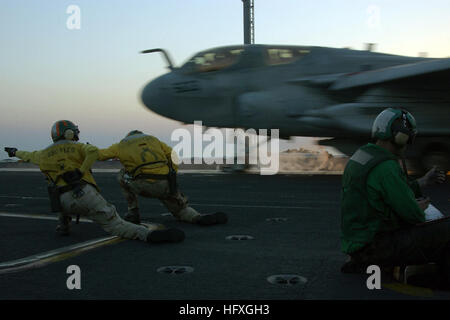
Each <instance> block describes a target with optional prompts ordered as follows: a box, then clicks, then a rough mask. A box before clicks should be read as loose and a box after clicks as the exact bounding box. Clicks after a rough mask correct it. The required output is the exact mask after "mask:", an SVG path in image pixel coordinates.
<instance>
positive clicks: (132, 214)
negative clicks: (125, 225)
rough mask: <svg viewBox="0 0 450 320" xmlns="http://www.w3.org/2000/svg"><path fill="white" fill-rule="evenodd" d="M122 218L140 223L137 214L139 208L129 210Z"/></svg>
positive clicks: (139, 217)
mask: <svg viewBox="0 0 450 320" xmlns="http://www.w3.org/2000/svg"><path fill="white" fill-rule="evenodd" d="M123 219H124V220H125V221H128V222H131V223H134V224H140V223H141V216H140V214H139V208H133V209H131V210H129V211H128V213H127V214H126V215H125V217H124V218H123Z"/></svg>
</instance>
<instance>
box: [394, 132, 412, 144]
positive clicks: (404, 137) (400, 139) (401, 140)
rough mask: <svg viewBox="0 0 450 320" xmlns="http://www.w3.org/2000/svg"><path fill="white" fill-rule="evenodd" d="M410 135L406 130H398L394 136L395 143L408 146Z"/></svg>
mask: <svg viewBox="0 0 450 320" xmlns="http://www.w3.org/2000/svg"><path fill="white" fill-rule="evenodd" d="M408 140H409V135H408V134H406V133H404V132H397V134H396V135H395V137H394V143H395V144H397V145H399V146H406V145H407V144H408Z"/></svg>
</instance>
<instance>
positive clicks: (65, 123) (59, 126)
mask: <svg viewBox="0 0 450 320" xmlns="http://www.w3.org/2000/svg"><path fill="white" fill-rule="evenodd" d="M79 134H80V130H78V127H77V126H76V125H75V124H74V123H73V122H71V121H69V120H59V121H56V122H55V123H54V124H53V126H52V131H51V136H52V140H53V142H56V141H59V140H62V139H65V140H75V141H78V139H79V138H78V135H79Z"/></svg>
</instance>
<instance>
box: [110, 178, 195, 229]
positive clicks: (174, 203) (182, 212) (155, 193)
mask: <svg viewBox="0 0 450 320" xmlns="http://www.w3.org/2000/svg"><path fill="white" fill-rule="evenodd" d="M124 174H125V170H121V171H120V172H119V175H118V180H119V183H120V187H121V188H122V192H123V194H124V196H125V198H126V199H127V202H128V210H129V211H130V210H132V209H136V208H138V196H142V197H145V198H156V199H159V200H160V201H161V202H162V203H163V204H164V206H165V207H166V208H167V210H169V211H170V213H172V215H173V216H174V217H175V218H176V219H177V220H180V221H184V222H190V223H191V222H193V220H194V218H195V217H197V216H200V213H198V212H197V211H196V210H194V209H193V208H191V207H189V206H188V200H187V197H186V196H185V195H183V194H182V193H181V192H179V191H177V193H176V194H175V195H171V194H170V191H169V182H168V181H167V180H154V181H152V180H150V181H149V180H144V179H136V180H127V179H125V178H124Z"/></svg>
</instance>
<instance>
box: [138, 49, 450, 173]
mask: <svg viewBox="0 0 450 320" xmlns="http://www.w3.org/2000/svg"><path fill="white" fill-rule="evenodd" d="M156 51H160V52H162V53H163V54H164V56H165V58H166V60H167V62H168V68H169V69H170V72H169V73H167V74H164V75H162V76H160V77H158V78H156V79H155V80H153V81H151V82H150V83H148V84H147V85H146V86H145V87H144V89H143V91H142V97H141V98H142V101H143V103H144V104H145V106H146V107H147V108H149V109H151V110H152V111H154V112H156V113H158V114H160V115H162V116H165V117H167V118H171V119H175V120H178V121H182V122H184V123H187V124H189V123H193V122H194V121H195V120H201V121H202V122H203V125H205V126H208V127H226V128H228V127H229V128H244V129H245V128H254V129H274V128H276V129H279V130H280V131H279V133H280V137H282V138H289V137H291V136H309V137H331V138H330V139H326V140H321V141H320V144H322V145H328V146H332V147H335V148H337V149H338V150H340V151H341V152H343V153H346V154H351V153H352V152H353V151H354V150H356V148H357V147H359V146H360V145H362V144H363V143H365V142H367V141H368V140H369V139H370V132H371V126H372V122H373V120H374V119H375V117H376V115H377V114H378V113H379V112H381V111H382V110H383V109H384V108H386V107H403V108H406V109H408V110H409V111H410V112H412V114H413V115H414V116H415V118H416V120H417V124H418V129H419V135H418V137H417V139H416V142H415V144H414V148H410V149H411V153H410V154H409V157H412V158H416V159H419V160H420V162H421V164H422V165H423V166H424V167H425V168H428V167H430V166H431V165H433V164H437V165H439V166H440V167H442V168H443V169H445V168H446V169H450V165H449V156H450V141H449V140H450V139H449V137H450V91H449V88H450V58H445V59H432V58H423V57H422V58H415V57H406V56H398V55H391V54H382V53H376V52H372V51H359V50H350V49H337V48H327V47H303V46H282V45H236V46H226V47H219V48H213V49H209V50H205V51H202V52H199V53H197V54H195V55H194V56H193V57H192V58H190V59H189V60H188V61H187V62H186V63H185V64H183V65H182V66H181V67H174V65H173V63H172V61H171V59H170V57H169V55H168V54H167V52H166V51H165V50H162V49H152V50H145V51H143V52H142V53H150V52H156Z"/></svg>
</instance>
